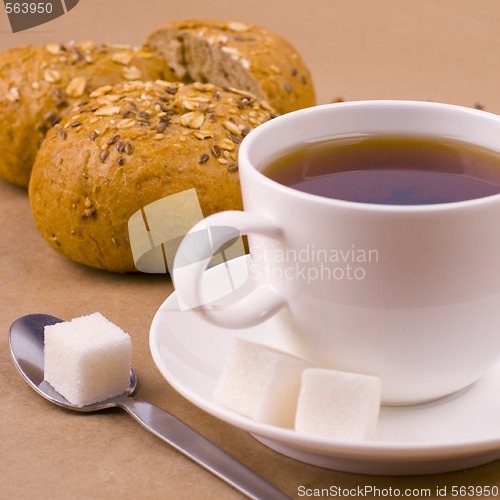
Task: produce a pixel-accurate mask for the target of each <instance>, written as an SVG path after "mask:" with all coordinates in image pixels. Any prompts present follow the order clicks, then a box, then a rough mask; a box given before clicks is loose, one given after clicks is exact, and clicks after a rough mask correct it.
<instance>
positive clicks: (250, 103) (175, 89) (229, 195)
mask: <svg viewBox="0 0 500 500" xmlns="http://www.w3.org/2000/svg"><path fill="white" fill-rule="evenodd" d="M273 116H274V115H273V110H272V108H271V107H270V106H269V105H268V104H267V103H266V102H263V101H259V100H258V99H257V98H255V97H254V96H253V95H251V94H249V93H246V92H243V91H240V90H229V89H222V88H220V87H216V86H215V85H213V84H201V83H194V84H189V85H184V84H181V83H174V82H165V81H156V82H154V83H153V82H148V83H143V82H131V83H128V84H119V85H116V86H114V87H113V88H111V87H104V88H101V89H97V90H96V91H94V92H93V93H91V94H90V99H89V100H88V102H86V103H83V104H81V105H79V106H77V107H76V108H75V109H74V110H73V112H72V113H71V114H70V115H69V116H68V117H67V118H65V119H63V120H62V121H61V122H60V123H59V124H57V125H56V126H55V127H53V128H52V129H51V130H49V132H48V134H47V137H46V139H45V141H44V143H43V144H42V146H41V148H40V150H39V152H38V155H37V158H36V162H35V165H34V167H33V172H32V176H31V180H30V187H29V195H30V201H31V206H32V211H33V215H34V219H35V222H36V224H37V226H38V228H39V230H40V233H41V234H42V236H43V237H44V238H45V239H46V240H47V241H48V243H49V244H50V245H51V246H52V247H53V248H54V249H56V250H57V251H58V252H60V253H62V254H63V255H66V256H67V257H69V258H71V259H72V260H74V261H75V262H79V263H81V264H85V265H88V266H92V267H96V268H101V269H107V270H109V271H117V272H129V271H134V270H135V266H134V261H133V258H132V252H131V248H130V241H129V236H128V227H127V225H128V220H129V219H130V217H131V216H132V215H133V214H134V213H135V212H137V211H138V210H141V209H142V208H143V207H145V206H146V205H149V204H150V203H152V202H153V201H156V200H159V199H161V198H163V197H166V196H168V195H171V194H175V193H178V192H180V191H184V190H188V189H192V188H195V189H196V193H197V195H198V199H199V202H200V205H201V208H202V211H203V215H204V216H208V215H210V214H212V213H215V212H219V211H222V210H230V209H241V208H242V201H241V192H240V185H239V176H238V166H237V150H238V145H239V144H240V142H241V140H242V139H243V137H244V136H245V135H246V134H247V133H248V132H249V131H250V129H252V128H254V127H256V126H257V125H259V124H261V123H263V122H265V121H267V120H268V119H269V118H271V117H273Z"/></svg>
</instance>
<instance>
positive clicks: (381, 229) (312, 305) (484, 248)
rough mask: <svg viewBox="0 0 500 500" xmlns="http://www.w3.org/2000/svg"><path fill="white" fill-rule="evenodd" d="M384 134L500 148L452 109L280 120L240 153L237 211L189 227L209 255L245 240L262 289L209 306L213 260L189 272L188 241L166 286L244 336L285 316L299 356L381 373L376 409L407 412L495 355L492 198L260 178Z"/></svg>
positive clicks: (347, 109) (311, 113)
mask: <svg viewBox="0 0 500 500" xmlns="http://www.w3.org/2000/svg"><path fill="white" fill-rule="evenodd" d="M380 133H398V134H420V135H422V134H425V135H431V136H435V137H445V136H446V137H452V138H456V139H459V140H463V141H466V142H470V143H474V144H479V145H481V146H485V147H488V148H489V149H492V150H495V151H500V117H499V116H496V115H493V114H489V113H486V112H483V111H478V110H473V109H469V108H463V107H459V106H451V105H445V104H438V103H427V102H409V101H365V102H362V101H359V102H349V103H339V104H332V105H324V106H317V107H314V108H308V109H305V110H300V111H296V112H293V113H289V114H287V115H284V116H281V117H278V118H275V119H274V120H271V121H270V122H267V123H265V124H264V125H261V126H260V127H258V128H257V129H256V130H254V131H252V132H251V133H250V134H249V135H248V136H247V137H246V138H245V139H244V141H243V142H242V144H241V146H240V151H239V167H240V178H241V186H242V192H243V201H244V207H245V211H244V212H234V211H233V212H222V213H219V214H215V215H213V216H210V217H208V218H206V219H205V220H204V221H202V223H200V224H198V225H197V226H195V227H194V228H193V229H192V230H191V232H192V233H196V232H197V231H198V232H199V231H200V230H201V229H203V228H206V227H208V228H209V229H210V230H211V237H212V239H213V240H214V241H213V243H214V247H215V248H217V247H220V246H221V245H223V244H226V243H227V241H228V240H230V239H231V238H232V237H234V235H235V233H237V234H239V233H240V232H241V234H248V236H249V245H250V254H251V256H252V259H253V273H254V278H255V279H257V280H258V281H259V283H260V285H259V286H258V287H257V288H256V289H255V290H254V291H253V292H252V293H250V294H248V295H246V296H244V297H243V298H238V300H237V301H236V302H235V303H233V304H231V305H229V306H227V307H218V306H217V305H214V304H204V301H203V299H202V298H200V293H201V292H200V282H201V277H202V275H203V272H204V271H205V269H206V267H207V265H208V262H209V260H210V257H211V256H212V253H211V250H210V248H209V247H208V246H200V247H198V249H197V252H198V255H196V256H195V257H194V258H193V257H191V263H192V265H191V266H190V272H189V273H186V272H184V271H185V269H186V266H184V264H185V260H186V255H188V254H192V250H193V248H192V244H190V243H189V242H188V241H187V239H185V240H184V242H183V243H182V244H181V246H180V248H179V251H178V253H177V257H176V262H175V263H174V270H173V279H174V283H175V287H176V289H177V291H178V293H180V294H181V295H182V296H183V297H184V298H186V300H187V301H188V302H190V301H191V303H192V304H194V305H197V306H198V307H196V310H197V311H199V312H200V314H203V315H204V316H205V317H206V318H207V319H208V320H210V321H212V322H214V323H216V324H218V325H221V326H224V327H229V328H244V327H249V326H251V325H255V324H257V323H259V322H260V321H264V320H266V319H267V318H269V317H270V316H272V315H274V314H275V313H276V312H278V311H279V310H281V309H283V308H285V309H287V313H286V314H284V315H283V316H284V317H288V321H284V322H283V324H282V329H283V331H282V332H280V335H281V336H282V337H283V338H286V339H287V340H286V341H287V343H288V344H289V345H290V346H293V350H294V351H295V352H298V353H300V354H301V355H302V356H303V357H304V358H306V359H308V360H311V361H312V362H314V363H316V364H318V365H320V366H324V367H329V368H335V369H339V370H346V371H353V372H358V373H365V374H371V375H376V376H379V377H381V379H382V386H383V402H384V403H385V404H410V403H416V402H422V401H427V400H431V399H434V398H438V397H441V396H444V395H447V394H450V393H453V392H455V391H458V390H460V389H463V388H465V387H467V386H468V385H469V384H472V383H473V382H475V381H476V380H478V379H479V378H480V377H481V376H482V375H484V374H485V372H487V371H488V369H489V368H491V367H492V366H493V365H494V364H495V363H496V362H497V361H498V360H499V359H500V195H493V196H488V197H484V198H479V199H474V200H469V201H461V202H453V203H446V204H434V205H413V206H395V205H376V204H369V203H353V202H348V201H340V200H336V199H330V198H326V197H320V196H316V195H312V194H308V193H304V192H300V191H298V190H295V189H293V188H290V187H287V186H284V185H281V184H279V183H277V182H275V181H273V180H271V179H269V178H268V177H266V176H265V175H263V174H262V173H261V172H260V171H261V170H262V169H263V168H264V167H265V166H267V165H268V164H269V161H270V160H271V159H273V158H276V157H277V156H280V155H281V154H283V152H285V151H288V150H290V149H291V148H294V147H296V146H298V145H300V144H303V143H304V142H306V141H316V140H320V139H324V138H332V137H336V136H343V135H360V134H380ZM228 228H236V230H237V231H236V230H233V231H231V230H230V229H228ZM325 252H327V253H325ZM332 255H336V256H337V260H335V258H331V256H332ZM181 256H182V257H181ZM328 256H330V257H328ZM181 261H182V262H181ZM181 268H184V271H182V272H181V271H180V269H181ZM349 273H350V274H349ZM200 304H201V305H200Z"/></svg>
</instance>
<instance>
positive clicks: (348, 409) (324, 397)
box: [295, 368, 382, 440]
mask: <svg viewBox="0 0 500 500" xmlns="http://www.w3.org/2000/svg"><path fill="white" fill-rule="evenodd" d="M381 391H382V384H381V380H380V379H379V378H378V377H373V376H371V375H362V374H358V373H348V372H341V371H336V370H327V369H324V368H309V369H306V370H304V373H303V374H302V383H301V388H300V394H299V398H298V403H297V413H296V417H295V429H296V430H297V431H298V432H303V433H307V434H313V435H316V436H321V437H324V438H338V439H349V440H362V439H370V438H371V437H373V435H374V433H375V430H376V426H377V421H378V415H379V411H380V400H381Z"/></svg>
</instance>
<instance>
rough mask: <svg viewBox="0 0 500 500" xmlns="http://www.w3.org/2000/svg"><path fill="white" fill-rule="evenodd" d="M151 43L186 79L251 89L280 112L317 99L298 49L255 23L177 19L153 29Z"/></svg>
mask: <svg viewBox="0 0 500 500" xmlns="http://www.w3.org/2000/svg"><path fill="white" fill-rule="evenodd" d="M146 43H147V44H148V45H151V46H152V47H155V48H156V49H157V50H158V51H159V52H160V53H162V54H163V55H164V57H165V58H166V60H168V61H169V64H170V65H171V67H172V68H173V69H174V71H175V73H176V75H177V77H178V78H179V79H180V80H181V81H184V82H192V81H200V82H211V83H214V84H217V85H221V86H229V87H235V88H239V89H242V90H246V91H248V92H251V93H253V94H255V95H256V96H257V97H258V98H260V99H265V100H267V101H268V102H269V103H270V104H271V106H273V107H274V109H275V110H276V112H277V113H279V114H283V113H287V112H288V111H293V110H295V109H300V108H305V107H308V106H313V105H314V104H315V103H316V100H315V94H314V88H313V83H312V79H311V75H310V73H309V70H308V68H307V66H306V65H305V63H304V61H303V60H302V58H301V57H300V55H299V54H298V53H297V51H296V50H295V49H294V48H293V47H292V45H290V43H288V42H287V41H286V40H284V39H283V38H281V37H279V36H278V35H276V34H274V33H271V32H269V31H267V30H265V29H262V28H259V27H257V26H254V25H252V24H245V23H240V22H235V21H215V20H206V19H203V20H188V21H182V22H172V23H169V24H166V25H165V26H162V27H159V28H158V29H156V30H155V31H153V32H152V33H151V34H150V35H149V36H148V38H147V40H146Z"/></svg>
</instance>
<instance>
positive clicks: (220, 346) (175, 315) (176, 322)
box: [150, 271, 500, 475]
mask: <svg viewBox="0 0 500 500" xmlns="http://www.w3.org/2000/svg"><path fill="white" fill-rule="evenodd" d="M209 272H210V271H209ZM274 321H275V320H274V319H271V320H269V321H267V322H266V323H263V324H262V325H260V326H257V327H253V328H248V329H245V330H238V331H233V330H227V329H222V328H217V327H215V326H213V325H211V324H209V323H207V322H206V321H204V320H203V319H201V318H200V317H199V316H198V315H196V313H194V312H192V311H189V310H187V311H180V310H179V306H178V303H177V297H176V294H175V292H174V293H173V294H172V295H170V297H169V298H168V299H167V300H166V301H165V302H164V303H163V305H162V306H161V307H160V309H159V310H158V312H157V313H156V315H155V317H154V320H153V323H152V326H151V332H150V348H151V352H152V355H153V359H154V362H155V363H156V366H157V367H158V369H159V370H160V372H161V373H162V375H163V376H164V377H165V379H166V380H167V381H168V382H169V383H170V384H171V385H172V386H173V387H174V388H175V389H176V390H177V391H178V392H179V393H180V394H182V395H183V396H184V397H185V398H186V399H188V400H189V401H191V402H192V403H193V404H195V405H196V406H198V407H199V408H201V409H203V410H204V411H206V412H207V413H210V414H211V415H213V416H215V417H217V418H219V419H221V420H223V421H225V422H227V423H229V424H232V425H234V426H236V427H239V428H240V429H243V430H245V431H248V432H249V433H251V434H252V435H253V436H254V437H255V438H256V439H258V440H259V441H260V442H262V443H263V444H265V445H266V446H268V447H270V448H272V449H273V450H275V451H278V452H279V453H282V454H283V455H286V456H289V457H292V458H295V459H297V460H300V461H302V462H306V463H309V464H312V465H317V466H320V467H326V468H329V469H335V470H340V471H346V472H355V473H361V474H381V475H409V474H433V473H440V472H449V471H453V470H460V469H465V468H469V467H474V466H477V465H481V464H485V463H487V462H491V461H493V460H496V459H498V458H500V364H498V365H496V366H495V367H494V368H493V369H492V370H491V371H490V372H489V373H488V374H487V375H486V376H485V377H483V378H482V379H481V380H480V381H478V382H476V383H475V384H474V385H472V386H471V387H469V388H468V389H467V390H465V391H463V392H462V393H460V394H455V395H452V396H448V397H446V398H443V399H440V400H437V401H434V402H432V403H426V404H422V405H415V406H405V407H383V408H382V410H381V414H380V419H379V426H378V431H377V435H376V438H375V439H374V440H373V441H365V442H349V441H340V440H326V439H319V438H317V437H312V436H307V435H304V434H299V433H297V432H295V431H294V430H291V429H283V428H278V427H275V426H271V425H267V424H261V423H259V422H256V421H254V420H251V419H248V418H246V417H243V416H241V415H239V414H237V413H235V412H233V411H231V410H228V409H226V408H224V407H222V406H220V405H218V404H216V403H215V402H214V401H213V398H212V394H213V392H214V389H215V386H216V384H217V381H218V377H219V375H220V373H221V370H222V367H223V365H224V362H225V359H226V357H227V355H228V349H229V346H230V344H231V340H232V338H234V337H236V336H239V337H243V338H246V339H249V340H254V341H257V342H262V343H269V342H266V341H267V340H268V339H270V338H271V337H272V335H271V332H272V331H273V322H274Z"/></svg>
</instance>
